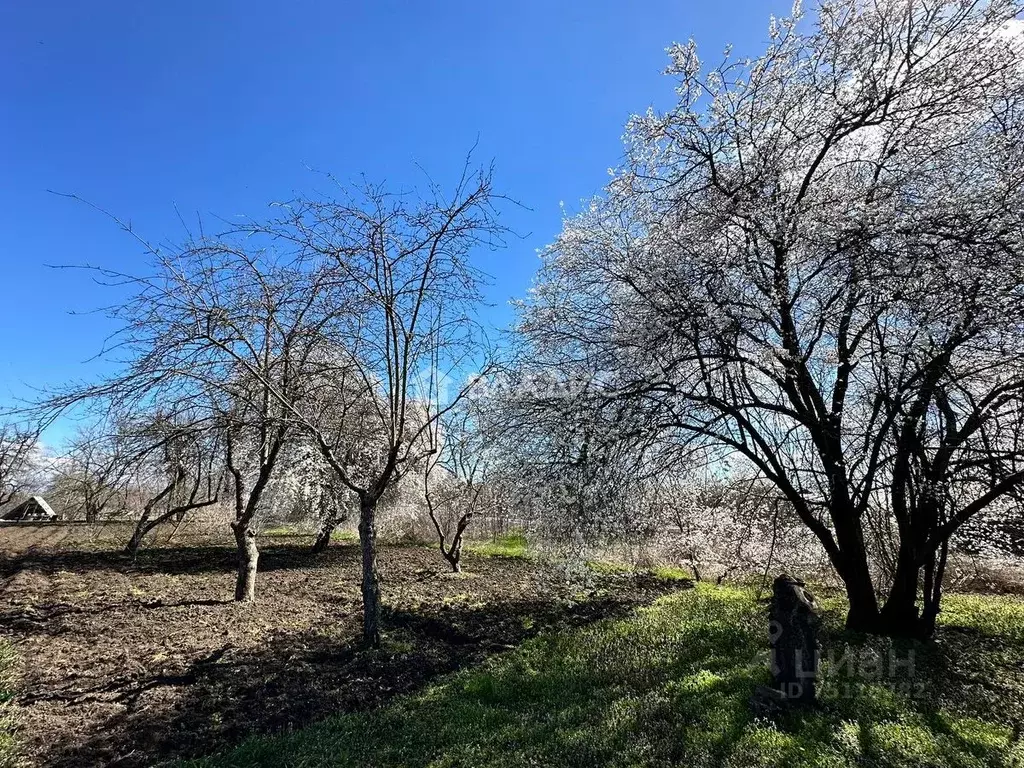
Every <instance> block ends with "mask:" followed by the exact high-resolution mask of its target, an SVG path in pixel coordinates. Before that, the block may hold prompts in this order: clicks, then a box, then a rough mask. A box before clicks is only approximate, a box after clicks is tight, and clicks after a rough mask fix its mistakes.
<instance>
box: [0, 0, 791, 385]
mask: <svg viewBox="0 0 1024 768" xmlns="http://www.w3.org/2000/svg"><path fill="white" fill-rule="evenodd" d="M788 7H789V3H785V2H767V1H766V0H730V2H727V3H708V2H698V1H697V0H675V1H674V2H667V1H663V0H648V1H647V2H625V1H623V2H605V1H603V0H599V1H594V2H582V1H578V2H577V1H575V0H573V1H571V2H570V1H568V0H566V1H563V2H558V0H546V1H542V0H518V1H517V2H468V1H466V2H463V1H462V0H460V1H459V2H454V1H453V2H412V0H408V1H407V2H404V3H398V2H386V1H383V0H382V1H378V2H369V1H366V2H327V1H326V0H321V1H317V2H292V3H283V2H276V3H271V2H266V0H247V2H233V1H232V2H228V1H224V0H206V1H205V2H198V1H196V0H177V1H176V2H166V3H156V2H139V1H138V0H134V1H132V2H128V0H123V1H122V2H105V1H103V0H99V1H98V2H81V1H79V0H75V1H74V2H72V1H70V0H64V1H63V2H57V1H53V2H8V3H4V4H3V6H2V8H0V71H2V72H3V76H2V79H0V266H2V272H0V275H2V277H0V280H2V283H3V285H4V291H3V300H2V301H0V405H2V404H3V403H4V402H11V400H12V398H17V397H24V396H26V395H28V394H30V393H31V391H32V388H36V387H46V386H50V385H54V384H59V383H61V382H65V381H67V380H69V379H86V378H89V377H92V376H96V375H98V374H99V373H101V372H102V371H103V370H104V365H105V364H104V363H103V362H102V361H96V360H91V361H90V358H92V357H93V356H94V355H95V354H96V353H97V352H98V351H99V350H100V348H101V345H102V342H103V338H104V336H105V335H106V334H107V333H109V332H110V331H111V330H112V329H111V327H110V326H109V324H108V323H107V322H106V321H105V319H104V318H103V317H102V315H101V314H97V313H95V312H94V310H97V309H99V308H101V307H103V306H104V305H106V304H109V303H110V302H111V301H112V300H113V299H114V298H115V294H114V293H112V292H111V290H109V289H104V288H102V287H100V286H97V285H94V284H93V283H92V282H91V281H90V279H89V278H88V276H87V275H86V274H84V273H82V272H76V271H72V270H54V269H51V268H49V267H47V265H53V264H58V265H59V264H85V263H89V264H95V265H104V266H108V267H112V268H117V269H121V270H126V271H132V270H138V269H141V267H142V265H143V264H144V256H143V254H142V252H141V249H140V248H139V247H138V245H137V244H136V243H134V242H133V241H132V240H131V238H129V237H127V236H125V235H124V234H123V233H121V232H119V231H118V230H117V228H116V227H115V226H114V225H113V224H112V223H111V222H110V221H109V220H107V219H105V218H104V217H102V216H101V215H99V214H97V213H96V212H95V211H93V210H90V209H89V208H87V207H86V206H83V205H81V204H76V203H74V202H71V201H69V200H66V199H63V198H60V197H57V196H54V195H52V194H50V193H48V192H47V190H57V191H60V192H66V193H74V194H77V195H80V196H81V197H83V198H85V199H88V200H89V201H91V202H93V203H95V204H97V205H99V206H102V207H103V208H106V209H108V210H110V211H111V212H113V213H115V214H117V215H118V216H121V217H123V218H125V219H130V220H131V222H132V224H133V225H134V226H135V227H136V228H137V229H138V230H139V231H140V232H141V233H143V234H144V235H146V236H147V237H149V238H151V239H154V240H161V239H168V238H170V239H173V238H174V237H175V236H177V234H178V233H179V232H180V224H178V222H177V218H176V214H175V206H177V208H178V209H179V210H181V211H182V213H183V214H184V215H186V216H192V217H194V216H195V214H196V212H198V213H200V214H202V215H204V216H222V217H230V216H233V215H236V214H248V215H254V216H258V215H261V214H262V213H264V212H265V211H266V204H267V203H268V202H269V201H271V200H274V199H283V198H287V197H289V196H291V195H292V194H293V193H294V192H296V191H303V190H306V191H308V190H310V189H312V188H315V187H316V186H317V178H316V176H315V175H314V174H311V173H310V172H309V171H308V170H307V167H313V168H317V169H320V170H325V171H330V172H332V173H333V174H335V175H337V176H339V177H341V178H342V179H355V178H356V177H358V175H359V174H361V173H365V174H367V175H368V176H369V177H370V178H372V179H374V180H385V181H387V182H388V183H389V184H393V185H395V186H396V187H402V186H408V185H409V184H411V183H415V182H416V181H417V179H418V174H419V172H418V171H417V170H416V167H415V166H416V164H420V165H422V166H424V167H425V168H426V169H427V170H428V171H429V172H430V173H431V175H432V176H433V177H434V178H435V179H436V180H439V181H442V182H443V181H444V180H445V179H446V178H447V177H448V176H450V174H451V173H452V172H453V170H454V169H456V168H457V167H458V166H459V165H460V163H461V161H462V158H463V156H464V154H465V152H466V151H467V149H468V148H469V147H470V146H472V145H473V143H474V142H476V141H477V139H478V137H479V148H478V150H477V154H476V157H477V159H479V160H481V161H484V162H486V161H489V160H491V159H493V160H494V162H495V164H496V168H497V175H496V179H497V186H498V188H499V189H500V190H501V191H503V192H505V193H507V194H509V195H511V196H513V197H515V198H516V199H518V200H520V201H522V202H523V203H524V205H526V206H528V208H529V210H510V211H509V212H508V215H507V216H506V223H507V224H509V225H510V226H512V227H513V228H514V229H516V230H517V231H518V232H520V233H523V234H525V235H526V236H525V237H524V238H523V239H521V240H519V239H516V240H512V241H511V242H510V247H509V248H508V249H506V250H504V251H502V252H499V253H497V254H487V255H486V256H485V257H484V263H483V266H484V268H485V269H486V270H487V271H488V272H489V273H490V274H491V275H493V277H494V283H493V285H492V286H491V288H490V291H489V293H490V299H491V301H492V302H493V303H494V307H493V309H490V310H488V314H489V319H490V321H491V322H493V323H494V324H495V325H499V326H500V325H504V324H506V323H507V322H508V321H509V320H510V319H511V313H510V311H509V309H508V307H507V301H508V299H509V298H511V297H514V296H521V295H522V294H523V293H524V292H525V290H526V289H527V288H528V286H529V283H530V279H531V277H532V275H533V272H534V270H535V268H536V266H537V258H536V250H537V249H538V248H540V247H542V246H543V245H544V244H545V243H547V242H549V241H550V240H551V238H552V236H553V235H554V234H555V233H556V232H557V230H558V228H559V222H560V219H561V215H562V214H561V210H560V207H559V203H560V202H561V201H564V202H565V204H566V207H567V209H568V210H570V211H571V210H573V209H574V208H575V207H577V206H578V204H579V202H580V200H581V199H584V198H587V197H589V196H591V195H593V194H595V193H598V192H599V191H600V189H601V186H602V184H603V183H604V181H605V180H606V178H607V169H608V168H609V167H610V166H614V165H616V164H617V163H618V161H619V159H620V158H621V155H622V148H621V135H622V127H623V125H624V123H625V121H626V120H627V118H628V117H629V115H630V114H631V113H635V112H640V111H643V110H644V109H646V108H647V107H648V106H649V105H654V106H655V107H659V106H661V107H664V106H667V105H669V104H671V102H672V97H673V91H672V82H671V80H670V79H668V78H666V77H663V76H661V75H660V74H659V73H660V72H661V70H662V69H663V68H664V66H665V64H666V57H665V55H664V49H665V47H666V46H667V45H669V44H670V43H671V42H673V41H675V40H680V41H682V40H685V39H687V38H689V37H693V38H695V39H696V40H697V41H698V44H699V45H700V47H701V50H702V51H703V53H704V54H705V55H706V56H708V57H710V56H717V55H718V53H719V52H720V51H721V50H722V48H723V47H724V46H725V44H726V43H729V42H731V43H733V44H735V47H736V50H737V52H741V53H744V54H748V53H749V54H756V53H758V52H759V51H760V50H762V49H763V47H764V41H765V39H766V37H767V21H768V16H769V14H770V13H773V12H774V13H784V12H786V11H787V10H788ZM72 313H77V314H72Z"/></svg>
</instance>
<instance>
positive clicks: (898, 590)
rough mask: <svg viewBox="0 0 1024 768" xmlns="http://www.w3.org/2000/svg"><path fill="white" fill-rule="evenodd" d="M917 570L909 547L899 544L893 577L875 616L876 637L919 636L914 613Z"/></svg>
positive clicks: (916, 617) (916, 611)
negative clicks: (876, 618) (876, 620)
mask: <svg viewBox="0 0 1024 768" xmlns="http://www.w3.org/2000/svg"><path fill="white" fill-rule="evenodd" d="M919 574H920V569H919V568H918V567H917V563H916V562H915V559H914V553H913V550H912V549H911V546H910V544H909V543H908V544H903V543H901V544H900V549H899V552H898V554H897V558H896V573H895V574H894V575H893V580H892V587H891V588H890V589H889V595H888V597H887V598H886V600H885V605H883V606H882V609H881V610H880V611H879V614H878V627H877V629H876V633H877V634H881V635H887V636H889V637H917V636H918V635H919V634H920V632H921V626H920V620H919V616H918V610H917V582H918V576H919Z"/></svg>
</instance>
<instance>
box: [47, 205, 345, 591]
mask: <svg viewBox="0 0 1024 768" xmlns="http://www.w3.org/2000/svg"><path fill="white" fill-rule="evenodd" d="M115 221H117V220H116V219H115ZM118 223H119V224H121V226H122V227H123V228H124V229H125V231H126V232H128V233H130V234H132V235H133V236H135V237H136V239H137V241H138V242H139V243H140V244H141V245H142V246H143V247H144V249H145V250H146V252H147V254H148V255H149V257H150V260H151V272H150V273H149V275H148V276H141V277H140V276H137V275H127V274H122V273H118V272H113V271H110V270H106V269H94V270H93V271H94V273H96V274H97V275H98V278H99V279H100V280H101V281H103V282H107V283H114V284H117V285H119V286H120V287H121V288H122V289H128V290H129V291H130V292H131V295H130V298H129V299H128V300H127V301H125V302H123V303H121V304H119V305H117V306H115V307H113V308H112V309H111V314H112V316H113V318H114V320H115V321H117V322H118V323H119V325H120V329H119V331H118V333H117V334H116V335H115V336H114V337H113V342H112V344H111V348H110V350H108V352H109V353H110V354H111V355H113V354H114V353H115V352H116V353H117V354H118V355H119V361H120V362H121V363H122V370H121V371H120V372H119V373H117V374H116V375H114V376H111V377H110V378H108V379H106V380H105V381H102V382H101V383H99V384H96V385H92V386H88V387H83V388H77V387H76V388H72V389H70V390H68V391H66V392H62V393H59V394H58V395H56V396H54V397H52V398H50V399H49V400H48V402H47V403H46V404H45V405H44V407H45V409H46V410H47V411H48V412H49V413H50V414H53V413H57V412H61V411H63V410H66V409H69V408H73V407H76V406H77V405H78V404H80V403H82V402H85V401H94V402H97V401H98V402H103V403H106V404H107V407H108V408H110V409H113V410H116V411H118V412H123V413H128V414H131V413H138V412H140V411H145V410H146V409H147V408H148V407H149V404H150V403H154V402H155V403H158V404H160V405H161V407H162V408H164V410H165V411H166V412H169V413H171V414H173V413H174V412H175V410H176V408H179V407H188V408H193V409H200V410H201V411H202V413H201V414H200V416H201V418H203V419H205V420H206V421H208V422H210V423H211V424H216V425H217V426H216V429H217V430H218V431H219V434H220V436H221V438H222V441H223V444H224V446H225V462H226V466H227V470H228V473H229V475H230V478H231V489H232V493H233V498H234V509H235V516H234V520H233V521H232V524H231V527H232V532H233V534H234V537H235V541H236V545H237V548H238V555H239V566H238V574H237V579H236V585H235V599H236V600H239V601H243V602H248V601H252V600H254V599H255V578H256V572H257V568H258V558H259V549H258V546H257V544H256V534H257V531H256V529H255V527H254V520H255V518H256V515H257V512H258V511H259V509H260V503H261V500H262V498H263V492H264V491H265V489H266V487H267V484H268V483H269V482H270V480H271V478H272V476H273V474H274V471H275V469H276V467H277V464H278V460H279V458H280V456H281V451H282V448H283V447H284V445H285V443H286V441H287V440H288V439H289V437H290V435H291V433H292V430H293V427H294V422H293V411H294V406H295V404H296V403H297V402H298V401H299V400H301V398H302V397H304V396H305V391H304V389H303V384H302V382H303V380H304V379H305V378H306V376H307V374H308V373H309V372H310V370H311V369H312V366H313V363H314V360H315V354H314V352H315V349H316V345H317V344H319V343H320V342H321V340H322V338H323V337H322V336H321V335H319V333H318V328H317V323H320V325H321V326H322V324H323V323H324V317H325V315H323V314H321V312H322V311H326V312H327V314H326V316H327V317H330V316H332V312H333V310H330V309H327V310H325V309H324V307H325V304H324V302H325V298H326V288H325V286H326V282H325V273H324V271H323V270H318V269H317V265H316V264H315V263H310V262H307V261H304V260H303V259H301V258H293V255H291V254H289V255H288V256H287V257H282V255H281V254H279V253H277V252H275V251H274V250H272V249H265V248H261V247H260V246H259V244H258V243H255V242H252V241H249V240H246V239H245V238H244V237H241V236H239V237H235V238H233V237H232V236H231V234H230V233H229V234H228V235H224V236H217V237H213V236H208V235H206V234H205V233H203V232H202V231H200V232H199V233H198V234H197V235H193V234H192V233H191V232H188V234H187V237H186V239H185V240H184V242H183V243H181V244H178V245H174V246H167V247H165V248H160V247H157V246H154V245H151V244H150V243H148V242H147V241H145V240H143V239H141V238H139V237H138V236H137V235H135V233H134V232H133V231H132V229H131V227H130V226H129V225H127V224H122V223H121V222H120V221H118ZM235 234H237V233H235ZM198 417H199V416H195V415H192V416H190V418H198ZM210 428H211V429H213V427H210ZM202 484H203V485H206V483H205V481H203V483H202Z"/></svg>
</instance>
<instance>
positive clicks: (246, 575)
mask: <svg viewBox="0 0 1024 768" xmlns="http://www.w3.org/2000/svg"><path fill="white" fill-rule="evenodd" d="M231 527H232V528H233V529H234V532H235V544H236V545H237V546H238V578H237V580H236V581H235V602H238V603H253V602H255V601H256V566H257V563H258V562H259V559H260V551H259V548H258V547H257V546H256V531H254V530H252V528H250V527H249V526H248V525H242V524H238V523H233V524H232V526H231Z"/></svg>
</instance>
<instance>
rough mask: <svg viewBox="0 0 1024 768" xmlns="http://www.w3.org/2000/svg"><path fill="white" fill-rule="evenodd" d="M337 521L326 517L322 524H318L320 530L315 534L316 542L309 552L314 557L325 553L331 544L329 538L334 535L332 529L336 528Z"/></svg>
mask: <svg viewBox="0 0 1024 768" xmlns="http://www.w3.org/2000/svg"><path fill="white" fill-rule="evenodd" d="M338 522H339V521H338V520H337V519H336V518H334V517H333V516H332V517H328V518H327V519H326V520H324V521H323V523H321V524H320V530H319V531H318V532H317V534H316V540H315V541H314V542H313V546H312V547H311V551H312V553H313V554H314V555H319V554H321V553H323V552H326V551H327V547H328V546H329V545H330V543H331V536H332V535H333V534H334V529H335V528H337V527H338Z"/></svg>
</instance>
